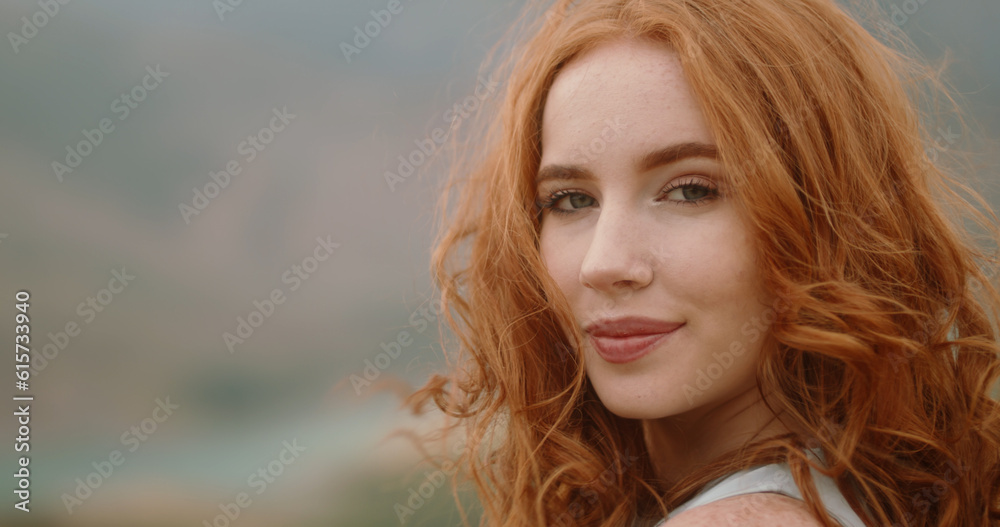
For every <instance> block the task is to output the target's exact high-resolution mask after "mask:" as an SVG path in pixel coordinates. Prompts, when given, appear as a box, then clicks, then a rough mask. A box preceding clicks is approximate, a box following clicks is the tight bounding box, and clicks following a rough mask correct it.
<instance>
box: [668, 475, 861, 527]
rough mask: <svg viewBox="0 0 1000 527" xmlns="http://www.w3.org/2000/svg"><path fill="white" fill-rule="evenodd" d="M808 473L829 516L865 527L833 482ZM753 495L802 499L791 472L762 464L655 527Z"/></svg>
mask: <svg viewBox="0 0 1000 527" xmlns="http://www.w3.org/2000/svg"><path fill="white" fill-rule="evenodd" d="M810 471H811V473H812V477H813V482H814V484H815V485H816V490H817V491H818V492H819V496H820V499H821V500H822V502H823V506H824V507H825V508H826V512H827V513H828V514H829V515H830V517H831V518H833V519H834V520H835V521H837V522H838V523H840V525H842V526H843V527H866V526H865V524H864V522H862V521H861V518H859V517H858V515H857V514H855V512H854V510H853V509H851V506H850V505H849V504H848V503H847V500H846V499H845V498H844V495H843V494H841V493H840V489H838V488H837V484H836V483H834V481H833V479H832V478H830V477H828V476H826V475H824V474H822V473H820V472H818V471H817V470H815V469H812V468H811V469H810ZM757 492H776V493H779V494H784V495H785V496H788V497H790V498H795V499H798V500H801V499H803V498H802V493H801V492H799V488H798V485H796V484H795V480H794V479H793V478H792V472H791V469H790V468H789V467H788V464H787V463H776V464H772V465H764V466H760V467H755V468H750V469H746V470H741V471H739V472H734V473H733V474H730V475H728V476H724V477H721V478H719V479H717V480H715V481H713V482H711V483H709V484H708V485H706V486H705V488H704V489H703V490H702V491H701V492H699V493H698V494H697V495H695V497H693V498H691V499H690V500H688V501H686V502H684V503H683V504H682V505H680V506H679V507H678V508H676V509H674V510H673V511H671V512H670V514H669V515H668V516H667V517H666V518H664V519H662V520H660V522H659V523H657V524H656V526H655V527H661V526H662V525H663V524H664V523H665V522H666V521H667V519H669V518H673V517H674V516H676V515H678V514H680V513H682V512H684V511H686V510H688V509H693V508H695V507H698V506H701V505H705V504H707V503H711V502H713V501H719V500H721V499H725V498H731V497H733V496H741V495H743V494H753V493H757Z"/></svg>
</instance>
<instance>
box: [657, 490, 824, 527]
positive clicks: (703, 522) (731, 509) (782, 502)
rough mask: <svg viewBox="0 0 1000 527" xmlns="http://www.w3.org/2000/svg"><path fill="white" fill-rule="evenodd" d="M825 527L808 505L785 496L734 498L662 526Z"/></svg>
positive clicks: (773, 494) (715, 503) (701, 508)
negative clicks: (777, 526) (775, 526)
mask: <svg viewBox="0 0 1000 527" xmlns="http://www.w3.org/2000/svg"><path fill="white" fill-rule="evenodd" d="M773 525H782V526H785V527H822V525H823V524H822V523H820V522H819V520H817V519H816V518H815V517H813V515H812V514H811V513H810V512H809V508H808V506H806V504H805V502H803V501H801V500H797V499H795V498H790V497H788V496H785V495H783V494H776V493H772V492H758V493H754V494H744V495H742V496H733V497H731V498H725V499H722V500H719V501H713V502H712V503H706V504H705V505H702V506H700V507H695V508H693V509H690V510H687V511H684V512H683V513H681V514H678V515H677V517H675V518H671V519H670V520H668V521H667V522H666V523H664V524H663V526H662V527H709V526H711V527H720V526H733V527H736V526H740V527H758V526H759V527H771V526H773Z"/></svg>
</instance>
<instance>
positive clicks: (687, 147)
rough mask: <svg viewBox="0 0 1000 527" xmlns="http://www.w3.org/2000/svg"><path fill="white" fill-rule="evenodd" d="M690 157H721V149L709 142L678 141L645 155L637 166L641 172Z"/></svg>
mask: <svg viewBox="0 0 1000 527" xmlns="http://www.w3.org/2000/svg"><path fill="white" fill-rule="evenodd" d="M690 157H707V158H710V159H719V149H718V148H717V147H716V146H715V145H713V144H709V143H699V142H689V143H677V144H675V145H670V146H668V147H665V148H661V149H659V150H654V151H652V152H649V153H647V154H645V155H643V156H642V157H640V158H639V160H638V161H637V162H636V166H637V167H638V168H639V171H640V172H645V171H647V170H651V169H653V168H656V167H658V166H663V165H669V164H670V163H676V162H677V161H680V160H682V159H687V158H690Z"/></svg>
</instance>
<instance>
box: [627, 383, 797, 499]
mask: <svg viewBox="0 0 1000 527" xmlns="http://www.w3.org/2000/svg"><path fill="white" fill-rule="evenodd" d="M788 432H789V430H788V428H786V427H785V426H784V425H783V424H782V423H781V421H779V420H778V419H777V418H775V417H774V414H773V413H771V410H770V409H769V408H768V407H767V406H766V405H765V404H764V402H763V400H762V399H761V397H760V393H759V392H758V391H757V388H756V387H752V388H750V389H748V390H746V391H745V392H742V393H740V394H739V395H737V396H736V397H733V398H731V399H729V400H727V401H725V402H723V403H721V404H717V405H714V406H709V407H700V408H697V409H695V410H692V411H690V412H687V413H685V414H682V415H676V416H670V417H664V418H660V419H648V420H643V433H644V436H645V442H646V448H647V449H648V451H649V455H650V460H651V462H652V464H653V467H654V469H655V471H656V474H657V476H658V477H659V478H660V479H662V480H664V481H665V482H667V484H673V483H676V482H678V481H680V480H681V479H683V478H684V477H686V476H687V475H689V474H691V473H692V472H694V471H696V470H698V469H699V468H700V467H702V466H704V465H706V464H708V463H709V462H711V461H712V460H714V459H715V458H716V457H718V456H720V455H722V454H725V453H726V452H729V451H732V450H735V449H737V448H739V447H740V446H742V445H745V444H747V443H748V442H751V441H754V440H759V439H765V438H768V437H774V436H778V435H781V434H785V433H788Z"/></svg>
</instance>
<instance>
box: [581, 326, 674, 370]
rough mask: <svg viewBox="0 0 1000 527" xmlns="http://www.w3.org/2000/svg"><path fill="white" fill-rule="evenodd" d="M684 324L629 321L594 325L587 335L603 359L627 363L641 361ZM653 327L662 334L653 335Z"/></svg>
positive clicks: (616, 362) (655, 333)
mask: <svg viewBox="0 0 1000 527" xmlns="http://www.w3.org/2000/svg"><path fill="white" fill-rule="evenodd" d="M683 325H684V324H682V323H667V322H660V321H652V320H649V319H639V318H628V319H618V320H609V321H605V322H601V323H599V324H595V325H594V326H593V327H591V328H589V331H588V334H589V337H590V340H591V342H592V343H593V344H594V349H595V350H597V353H598V354H599V355H600V356H601V357H603V358H604V360H606V361H608V362H611V363H614V364H624V363H627V362H632V361H634V360H638V359H640V358H642V357H643V356H645V355H646V354H648V353H649V352H651V351H652V350H653V348H655V347H656V346H657V345H659V344H660V343H661V342H663V340H664V339H666V338H667V337H669V336H670V335H672V334H673V333H674V332H676V331H677V330H678V329H680V328H681V327H682V326H683ZM653 328H656V329H662V330H663V331H658V332H653V331H652V329H653Z"/></svg>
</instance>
